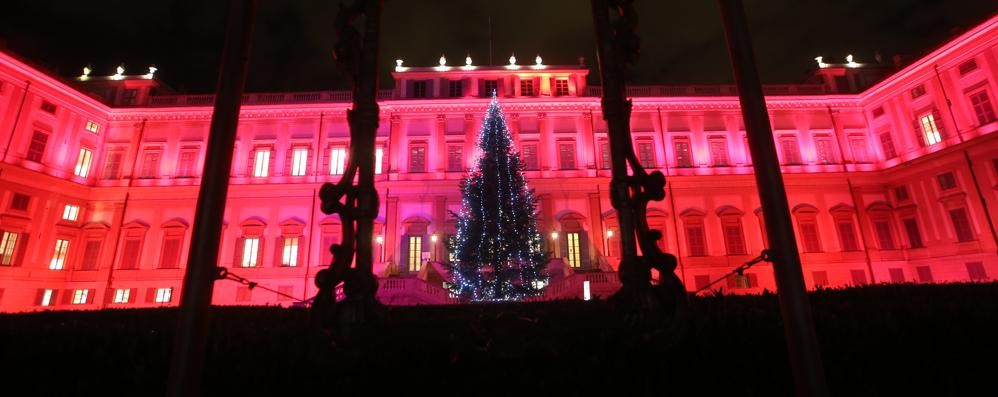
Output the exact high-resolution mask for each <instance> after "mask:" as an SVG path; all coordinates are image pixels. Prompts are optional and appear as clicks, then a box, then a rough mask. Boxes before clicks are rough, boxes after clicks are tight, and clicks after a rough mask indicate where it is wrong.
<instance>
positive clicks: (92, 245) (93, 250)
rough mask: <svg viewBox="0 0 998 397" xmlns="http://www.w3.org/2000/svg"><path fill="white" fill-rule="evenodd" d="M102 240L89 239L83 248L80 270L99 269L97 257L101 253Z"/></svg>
mask: <svg viewBox="0 0 998 397" xmlns="http://www.w3.org/2000/svg"><path fill="white" fill-rule="evenodd" d="M100 244H101V241H100V240H90V241H87V245H86V246H85V247H84V249H83V261H82V262H80V270H97V259H98V257H97V256H98V254H99V253H100Z"/></svg>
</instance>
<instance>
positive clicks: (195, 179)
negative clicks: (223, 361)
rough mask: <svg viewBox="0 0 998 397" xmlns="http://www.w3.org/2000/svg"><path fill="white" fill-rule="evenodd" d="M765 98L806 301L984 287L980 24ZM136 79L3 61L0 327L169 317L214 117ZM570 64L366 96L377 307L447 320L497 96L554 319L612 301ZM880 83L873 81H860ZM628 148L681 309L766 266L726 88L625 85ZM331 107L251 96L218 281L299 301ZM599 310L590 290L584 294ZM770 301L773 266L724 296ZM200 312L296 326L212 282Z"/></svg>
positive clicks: (987, 106)
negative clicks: (29, 321)
mask: <svg viewBox="0 0 998 397" xmlns="http://www.w3.org/2000/svg"><path fill="white" fill-rule="evenodd" d="M819 63H820V66H821V67H820V68H819V69H818V70H817V72H816V74H815V76H816V80H815V81H816V83H817V84H813V85H780V86H767V87H766V89H765V90H766V93H767V102H768V106H769V109H770V118H771V120H772V126H773V130H774V134H775V139H776V142H777V150H778V152H779V157H780V160H781V162H782V163H783V167H782V168H783V172H784V180H785V182H786V185H787V190H788V194H789V197H788V198H789V201H790V206H791V208H792V216H793V218H794V219H793V220H794V226H795V228H796V232H797V240H798V245H799V247H800V250H801V255H802V257H803V262H804V275H805V279H806V280H807V285H808V287H809V288H815V287H819V286H826V287H838V286H847V285H860V284H867V283H872V282H877V283H881V282H920V283H933V282H951V281H979V280H992V279H994V277H995V276H998V244H996V241H998V238H996V236H995V225H994V223H995V218H996V217H998V210H996V209H998V134H996V133H995V132H996V131H998V118H996V116H995V100H996V94H998V17H994V18H991V19H990V20H988V21H986V22H985V23H983V24H981V25H980V26H977V27H975V28H973V29H971V30H969V31H968V32H966V33H965V34H963V35H961V36H959V37H957V38H955V39H954V40H952V41H951V42H948V43H945V44H943V45H941V46H940V47H939V48H937V49H936V50H935V51H933V52H931V53H929V54H928V55H926V56H925V57H923V58H921V59H918V60H916V61H915V62H913V63H911V64H910V65H908V66H906V67H903V68H890V67H882V66H880V65H879V64H878V65H871V64H863V63H856V62H849V63H844V64H827V63H824V62H819ZM153 72H154V71H151V72H150V73H149V74H146V75H134V76H132V75H124V74H122V73H121V72H119V73H118V74H116V75H114V76H109V77H96V76H89V75H87V76H81V77H78V78H74V79H72V80H71V81H70V80H67V81H62V80H60V79H58V78H55V77H54V76H51V75H47V74H45V73H44V72H41V71H39V70H38V69H36V68H33V67H31V66H28V65H27V64H25V63H24V62H22V61H19V60H17V59H15V58H14V57H12V56H10V55H9V54H3V53H0V145H2V151H3V154H2V156H3V157H2V160H0V311H28V310H36V309H46V308H66V309H70V308H83V309H96V308H104V307H148V306H155V305H175V304H177V303H178V302H179V299H178V298H179V293H180V286H181V283H182V279H183V272H184V269H183V266H184V264H185V263H186V258H187V254H188V249H189V247H190V232H191V224H192V221H193V219H192V217H193V213H194V203H195V199H196V195H197V186H198V183H199V176H200V174H201V169H202V164H203V157H204V154H205V144H206V136H207V133H208V124H209V118H210V116H211V104H212V102H213V99H214V98H213V97H212V96H211V95H169V94H170V91H169V90H168V89H167V88H166V87H164V86H162V85H161V84H160V83H159V82H158V80H156V79H155V78H154V76H153ZM588 73H589V69H588V68H587V67H585V66H583V65H571V66H558V65H540V64H538V65H524V66H512V65H510V66H498V67H482V66H454V67H449V66H439V67H425V68H421V67H412V68H409V67H404V66H401V64H400V65H399V66H398V67H396V68H395V72H394V73H393V76H394V78H395V88H394V89H389V90H383V91H382V92H381V93H380V94H379V97H380V105H381V122H380V126H379V128H378V134H377V135H378V137H377V159H378V160H377V164H378V169H377V182H376V183H377V187H378V191H379V193H380V195H381V197H382V201H381V203H382V205H381V213H380V214H379V216H378V218H377V221H376V230H377V231H376V233H377V237H376V241H375V242H374V244H375V245H376V247H375V253H376V257H375V258H374V260H375V262H376V271H377V272H378V273H379V276H380V277H381V289H380V291H379V295H380V296H381V299H382V300H383V301H386V302H388V303H441V302H445V301H446V300H447V297H446V293H444V292H443V289H442V288H441V284H440V283H441V282H442V279H443V277H444V275H441V273H443V272H444V271H443V267H442V266H441V265H440V264H439V263H440V262H446V261H447V254H446V251H445V249H444V246H443V242H444V241H445V239H446V237H447V236H448V235H449V234H452V233H453V232H454V228H455V225H454V222H453V220H452V219H451V218H450V216H449V215H448V211H449V210H456V209H458V208H459V205H460V202H461V197H460V192H459V190H458V182H459V180H460V178H461V177H462V176H463V175H464V173H465V172H466V171H467V168H468V167H469V165H470V164H472V163H473V162H472V160H473V158H474V156H475V153H474V143H475V140H476V138H477V135H478V131H479V128H480V126H481V123H482V119H483V117H484V115H485V109H486V105H487V103H488V94H487V93H488V92H491V91H492V90H496V91H497V92H498V95H499V97H500V101H501V103H502V105H503V107H504V110H505V113H506V114H507V116H508V118H509V124H510V126H511V128H512V130H513V131H512V132H513V134H514V140H515V145H516V148H517V150H518V151H519V152H520V153H521V155H522V157H523V160H524V164H525V165H526V169H527V171H526V176H527V178H528V179H529V181H530V185H531V187H533V188H535V189H536V191H537V193H538V195H539V197H540V205H539V208H538V210H539V212H540V215H541V216H540V219H541V221H540V227H541V229H542V230H543V231H544V233H545V236H548V238H549V240H550V242H551V244H550V246H551V247H552V249H553V250H554V257H555V258H556V259H555V265H554V266H552V269H554V270H556V271H557V274H556V275H555V277H554V278H553V281H552V284H551V285H550V287H549V291H548V292H549V296H550V297H574V296H581V295H582V294H583V291H582V288H583V287H582V286H583V285H586V286H587V288H588V287H589V286H591V287H592V288H594V289H597V290H598V291H597V292H595V293H596V294H603V295H605V294H608V293H609V292H612V287H613V285H614V283H615V280H616V277H615V273H614V272H613V269H614V268H615V267H616V263H617V260H618V258H617V255H618V242H617V240H616V238H617V236H616V235H615V231H616V230H617V223H616V219H615V215H614V212H613V211H612V208H611V206H610V201H609V195H608V194H607V191H606V188H607V186H608V183H609V177H610V172H609V161H608V160H609V154H608V144H607V129H606V124H605V123H604V122H603V120H602V116H601V114H600V98H599V87H587V86H586V80H587V75H588ZM878 73H879V75H878ZM628 93H629V94H630V96H631V97H632V98H633V104H634V113H633V118H632V121H631V129H632V132H633V135H634V148H635V152H636V153H637V156H638V158H639V159H640V161H641V162H642V163H643V164H644V166H645V167H646V168H652V169H658V170H661V171H662V172H664V173H665V174H666V175H667V178H668V186H667V193H668V194H667V198H666V200H665V201H663V202H657V203H653V207H654V208H652V209H651V210H650V211H649V223H650V225H651V227H652V228H655V229H658V230H660V231H661V232H662V234H663V236H664V238H663V239H662V240H660V245H661V246H662V248H663V249H664V250H665V251H668V252H672V253H675V254H676V255H677V256H678V257H679V258H680V267H679V269H678V270H677V271H678V272H679V273H680V276H681V277H682V279H683V280H684V281H685V283H686V285H687V287H688V288H689V289H690V290H694V289H697V288H699V287H701V286H703V285H705V284H707V283H708V282H709V281H711V280H714V279H716V278H718V277H720V276H721V275H723V274H725V273H727V272H728V271H729V270H730V269H732V268H733V267H735V266H737V265H739V264H741V263H743V262H744V261H746V260H749V259H751V258H753V257H754V256H756V255H757V254H758V253H759V252H760V251H761V250H762V249H764V248H765V245H766V243H765V236H764V235H763V233H764V232H763V229H764V228H763V227H762V225H763V222H764V220H763V217H762V214H761V212H760V210H759V200H758V197H757V194H756V188H755V186H754V178H753V176H752V175H751V173H752V167H751V163H752V159H751V157H750V156H749V153H748V151H747V145H746V137H745V130H744V128H743V126H742V120H741V115H740V113H739V106H738V100H737V97H736V96H735V92H734V88H733V87H730V86H634V87H629V88H628ZM349 100H350V94H349V92H296V93H277V94H248V95H246V97H245V98H244V106H243V108H242V113H241V116H240V121H239V130H238V138H237V143H236V147H235V156H234V159H233V168H232V170H233V171H232V179H231V187H230V188H229V196H228V203H227V206H226V210H225V219H226V225H225V228H224V231H223V236H222V245H221V247H220V251H221V254H220V256H219V258H218V264H219V265H220V266H225V267H227V268H230V269H231V270H232V272H233V273H236V274H239V275H241V276H243V277H246V278H248V279H251V280H254V281H257V282H259V283H260V285H261V286H266V287H268V288H270V289H272V290H276V291H280V293H282V294H285V295H289V296H293V297H296V298H299V299H304V298H307V297H310V296H312V294H314V293H315V287H314V285H313V281H312V278H313V276H314V274H315V273H316V271H317V270H318V268H320V267H323V266H327V265H328V263H329V262H330V259H331V255H330V254H329V252H328V247H329V245H330V244H332V243H335V242H337V241H338V240H339V238H340V236H339V234H338V233H339V231H340V228H339V220H338V219H337V218H335V217H328V216H325V215H324V214H323V213H322V212H321V211H319V203H318V201H317V198H316V194H317V190H318V188H319V187H320V185H321V184H322V183H324V182H332V181H336V180H338V178H339V177H340V174H342V172H343V168H344V164H345V161H346V157H347V156H348V153H349V150H348V147H349V144H350V142H349V140H348V135H349V133H348V126H347V122H346V111H347V108H348V107H349V106H350V102H349ZM600 288H602V290H600ZM719 288H722V289H726V290H729V291H732V292H760V291H762V290H763V289H769V290H774V289H775V284H774V281H773V277H772V269H771V267H770V266H769V265H767V264H760V265H757V266H755V267H753V268H751V269H750V270H749V271H748V272H746V273H745V274H744V276H737V277H732V278H730V279H728V280H726V281H725V282H723V283H721V284H719ZM214 302H215V303H217V304H290V303H291V302H293V300H292V299H291V298H288V297H286V296H283V295H280V294H278V293H275V292H271V291H265V290H262V289H254V290H250V289H249V288H246V287H244V286H242V285H239V284H236V283H234V282H230V281H220V282H218V283H217V284H216V287H215V297H214Z"/></svg>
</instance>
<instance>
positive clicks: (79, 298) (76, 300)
mask: <svg viewBox="0 0 998 397" xmlns="http://www.w3.org/2000/svg"><path fill="white" fill-rule="evenodd" d="M89 295H90V290H85V289H78V290H74V291H73V304H74V305H85V304H87V297H88V296H89Z"/></svg>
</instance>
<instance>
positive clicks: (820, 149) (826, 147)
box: [814, 137, 835, 164]
mask: <svg viewBox="0 0 998 397" xmlns="http://www.w3.org/2000/svg"><path fill="white" fill-rule="evenodd" d="M814 152H815V155H816V156H817V160H818V164H835V152H833V151H832V140H831V139H830V138H827V137H820V138H818V137H815V138H814Z"/></svg>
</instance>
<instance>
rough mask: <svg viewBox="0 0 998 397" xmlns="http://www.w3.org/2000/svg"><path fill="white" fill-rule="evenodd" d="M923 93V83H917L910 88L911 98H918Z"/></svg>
mask: <svg viewBox="0 0 998 397" xmlns="http://www.w3.org/2000/svg"><path fill="white" fill-rule="evenodd" d="M922 95H925V85H923V84H919V85H918V87H915V88H912V89H911V99H915V98H918V97H920V96H922Z"/></svg>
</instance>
